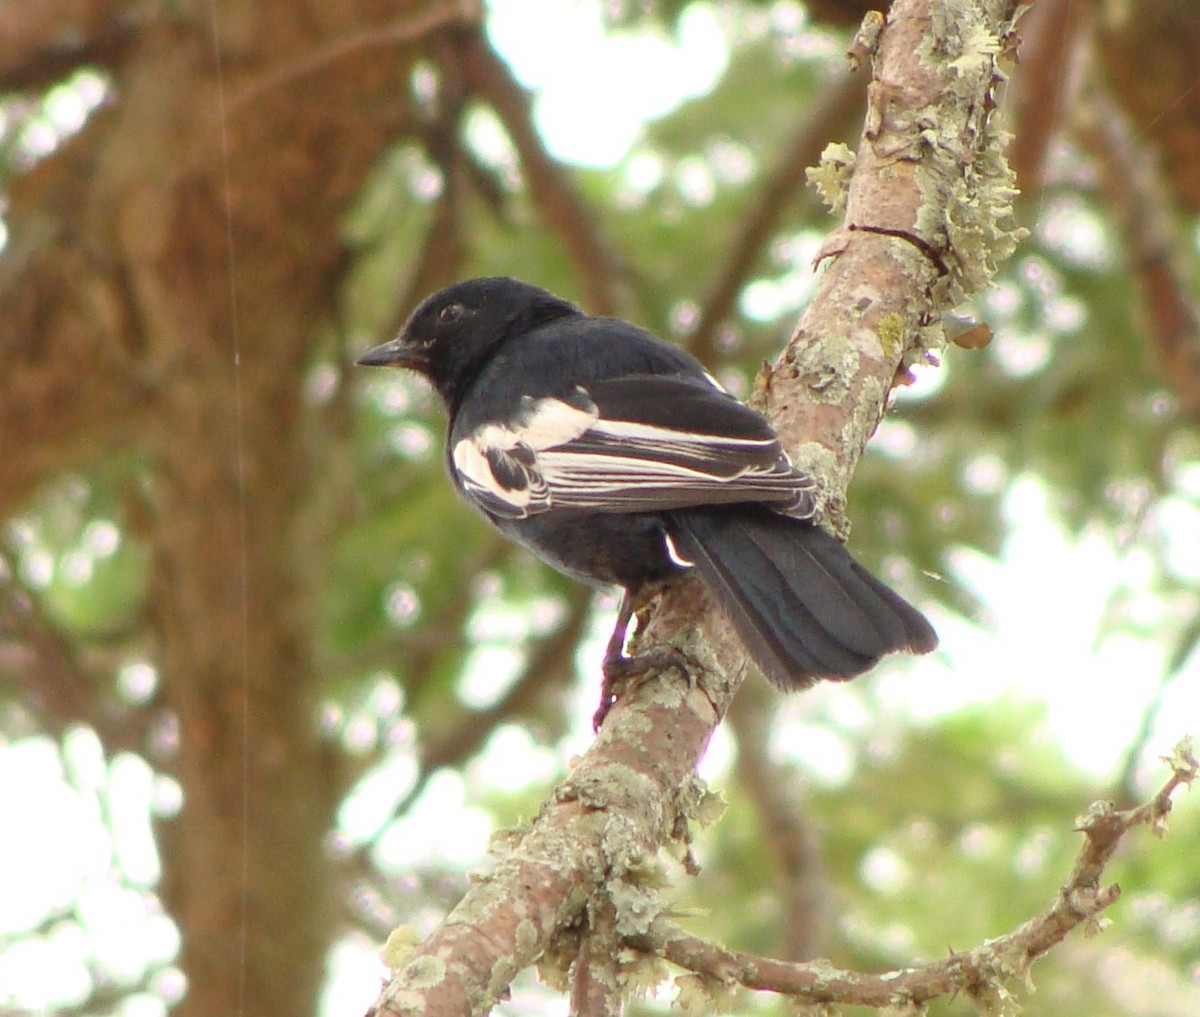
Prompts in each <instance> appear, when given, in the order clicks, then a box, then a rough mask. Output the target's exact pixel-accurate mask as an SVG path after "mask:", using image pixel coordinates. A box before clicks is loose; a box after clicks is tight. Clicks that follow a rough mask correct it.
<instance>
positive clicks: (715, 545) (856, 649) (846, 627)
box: [669, 505, 937, 690]
mask: <svg viewBox="0 0 1200 1017" xmlns="http://www.w3.org/2000/svg"><path fill="white" fill-rule="evenodd" d="M669 518H670V523H669V527H670V533H671V537H672V539H673V540H674V543H675V547H676V549H677V550H678V552H679V554H680V555H681V556H682V557H684V558H686V559H687V560H688V561H691V562H693V563H694V564H695V566H696V569H697V570H698V571H699V573H700V575H701V577H702V578H703V579H704V582H705V585H706V586H707V587H708V588H709V590H710V591H711V592H712V594H713V596H714V597H715V598H716V600H717V603H718V604H719V605H720V606H721V608H722V609H723V610H724V611H725V613H726V614H727V615H728V616H729V618H730V620H731V621H732V622H733V624H734V627H735V628H736V629H737V631H738V635H739V636H741V638H742V642H743V643H744V644H745V646H746V650H747V651H748V652H749V653H750V656H751V657H753V658H754V661H755V663H756V664H758V666H759V667H760V668H761V669H762V672H763V674H764V675H766V677H767V678H768V679H769V680H770V681H771V683H772V684H773V685H776V686H778V687H779V688H781V689H785V690H790V689H802V688H806V687H807V686H809V685H811V684H812V683H813V682H814V681H816V680H817V679H818V678H832V679H844V678H852V677H854V676H855V675H857V674H861V673H862V672H863V671H866V670H867V669H868V668H870V667H872V666H874V664H875V663H876V662H877V661H878V660H879V658H880V657H882V656H883V655H884V654H885V653H891V652H892V651H894V650H911V651H912V652H914V653H927V652H928V651H929V650H932V649H933V648H934V647H935V646H936V645H937V635H936V634H935V633H934V631H933V628H932V627H931V626H930V624H929V622H928V621H926V620H925V616H924V615H922V614H921V612H919V611H918V610H917V609H916V608H914V607H913V606H912V605H911V604H909V603H908V602H907V601H906V600H904V599H903V598H902V597H901V596H900V595H899V594H898V593H896V592H895V591H894V590H891V589H889V588H888V587H886V586H884V585H883V583H881V582H880V581H879V580H878V579H876V578H875V577H874V576H873V575H871V573H869V572H868V571H867V570H866V569H864V568H863V567H862V566H861V565H859V564H858V562H856V561H855V560H854V559H853V558H852V557H850V552H849V551H847V550H846V548H845V546H843V544H842V543H841V541H839V540H837V538H835V537H833V536H831V535H830V534H829V533H827V532H826V531H825V530H822V529H821V528H820V527H818V526H814V525H813V524H812V523H808V522H805V521H804V520H800V519H793V518H789V517H787V516H782V515H780V514H779V513H777V512H773V511H771V510H770V509H768V508H765V507H760V506H757V505H754V506H751V505H738V506H731V507H729V508H720V509H705V510H703V511H695V512H676V513H672V514H671V516H670V517H669Z"/></svg>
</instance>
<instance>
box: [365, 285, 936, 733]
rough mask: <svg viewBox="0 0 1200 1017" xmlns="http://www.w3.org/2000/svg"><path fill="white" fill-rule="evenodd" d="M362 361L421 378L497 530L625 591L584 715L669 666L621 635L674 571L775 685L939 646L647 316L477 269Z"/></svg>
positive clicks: (772, 435) (462, 485) (784, 459)
mask: <svg viewBox="0 0 1200 1017" xmlns="http://www.w3.org/2000/svg"><path fill="white" fill-rule="evenodd" d="M357 363H358V364H360V365H365V366H388V367H397V368H402V369H406V370H408V371H413V372H416V373H417V374H418V375H421V376H423V377H424V378H425V379H426V380H427V381H428V382H429V383H430V384H431V385H432V387H433V389H434V390H435V391H436V392H437V394H438V396H440V398H441V401H442V402H443V403H444V405H445V409H446V413H447V419H448V424H447V433H446V448H445V458H446V466H447V468H448V470H449V473H450V478H451V480H452V482H453V485H454V487H455V488H456V489H457V491H458V493H459V494H460V495H461V496H462V497H463V498H465V499H466V501H467V502H469V503H470V504H471V505H473V506H474V507H475V508H476V509H478V510H479V511H480V512H481V513H482V514H483V515H484V516H485V517H486V518H487V520H488V521H489V522H490V523H491V524H492V525H493V526H495V527H496V528H497V529H498V530H499V531H500V532H501V533H502V534H503V535H505V536H506V537H508V538H510V539H512V540H514V541H516V542H517V543H519V544H522V545H524V546H525V547H526V548H528V549H529V550H530V551H532V552H533V554H534V555H536V556H537V557H539V558H541V559H542V560H543V561H545V562H546V563H548V564H549V565H550V566H552V567H553V568H555V569H557V570H558V571H560V572H562V573H564V574H566V575H567V576H570V577H572V578H573V579H576V580H579V581H582V582H584V583H588V584H590V585H592V586H598V587H618V588H620V590H621V591H622V595H621V601H620V606H619V608H618V610H617V619H616V623H615V625H614V628H613V632H612V635H611V637H610V639H609V641H608V645H607V647H606V649H605V655H604V662H603V666H602V672H603V679H604V680H603V684H602V690H601V703H600V708H599V710H597V712H596V715H595V717H594V727H595V728H596V730H599V728H600V726H601V725H602V723H603V721H604V718H605V717H606V716H607V714H608V712H609V710H610V708H611V707H612V706H613V705H614V703H615V701H616V700H617V698H618V696H617V693H616V688H617V686H618V684H619V683H621V682H622V681H624V680H625V679H626V678H628V677H629V676H630V675H634V674H636V673H638V672H639V671H642V672H644V671H647V670H649V669H650V668H651V667H652V666H655V665H664V664H666V665H669V664H671V663H672V662H674V663H678V657H677V655H676V654H675V652H674V651H650V652H648V653H643V654H640V655H637V656H628V655H627V654H626V651H625V644H626V639H627V630H628V626H629V623H630V619H631V617H632V615H633V610H634V606H635V604H636V603H637V602H638V600H639V597H640V596H641V595H642V594H643V591H645V590H647V589H652V588H654V587H655V586H656V585H658V584H669V583H670V582H671V581H672V580H674V579H677V578H678V577H680V576H683V575H686V574H688V573H696V574H698V575H699V577H700V579H701V580H702V582H703V583H704V585H705V587H706V588H707V589H708V591H709V593H710V594H711V596H712V598H713V599H714V601H715V602H716V604H717V605H718V607H719V609H720V610H722V611H723V612H724V613H725V614H726V615H727V616H728V618H729V620H730V621H731V622H732V624H733V627H734V630H735V631H736V632H737V634H738V636H739V638H740V639H741V641H742V644H743V645H744V647H745V649H746V651H747V653H748V654H749V656H750V658H751V659H752V660H753V661H754V663H755V664H757V666H758V668H759V670H761V672H762V673H763V675H764V676H765V677H766V678H767V680H768V681H769V682H770V683H771V684H773V685H775V686H776V687H777V688H780V689H782V690H785V691H788V690H800V689H804V688H807V687H809V686H811V685H812V684H814V683H815V682H816V681H817V680H819V679H830V680H835V681H840V680H845V679H849V678H852V677H854V676H856V675H858V674H861V673H862V672H864V671H867V670H869V669H870V668H872V667H873V666H874V665H875V664H876V663H877V662H878V661H879V660H880V658H881V657H883V656H884V655H885V654H888V653H891V652H894V651H898V650H907V651H910V652H913V653H927V652H929V651H930V650H932V649H933V648H934V647H935V646H936V645H937V635H936V634H935V632H934V630H933V628H932V626H931V625H930V624H929V622H928V620H927V619H926V618H925V617H924V615H922V614H921V612H920V611H918V610H917V609H916V608H915V607H913V606H912V605H911V604H909V603H908V602H907V601H906V600H904V599H903V598H902V597H901V596H900V595H899V594H898V593H896V592H895V591H893V590H892V589H891V588H889V587H888V586H886V585H885V584H884V583H882V582H880V581H879V580H878V579H876V578H875V577H874V576H873V575H872V574H871V573H870V572H869V571H867V570H866V569H865V568H864V567H863V566H862V565H860V564H859V563H858V562H857V561H856V560H855V559H854V558H853V557H852V556H851V554H850V552H849V551H848V550H847V549H846V547H845V545H844V544H843V543H842V542H841V541H840V540H838V539H837V538H836V537H835V536H833V535H832V534H831V533H829V532H828V531H827V530H825V529H823V528H822V527H821V526H820V525H819V524H818V523H817V521H816V520H815V518H814V516H815V512H816V506H817V498H816V494H817V491H816V483H815V481H814V480H813V478H812V477H811V476H809V475H807V474H805V473H804V472H803V471H801V470H799V469H797V468H796V467H795V466H793V464H792V462H791V460H790V459H789V457H788V455H787V453H786V452H785V450H784V449H783V447H782V445H781V443H780V440H779V437H778V435H777V434H776V432H775V431H774V429H773V428H772V427H771V425H770V424H769V423H768V421H767V420H766V418H765V417H763V416H762V414H760V413H758V412H757V411H756V410H754V409H752V408H750V407H748V406H746V405H744V404H743V403H741V402H739V401H738V400H737V399H736V398H734V397H733V396H732V395H731V394H729V392H727V391H726V390H725V389H724V388H723V387H722V386H721V385H720V384H719V383H718V382H717V381H716V379H715V378H713V376H712V375H711V374H709V373H708V372H707V371H706V370H705V369H704V367H703V365H702V364H701V363H700V362H699V361H698V360H696V359H695V358H694V357H693V356H692V355H691V354H690V353H688V352H687V351H686V350H684V349H682V348H681V347H679V346H676V345H673V344H671V343H668V342H666V341H665V340H663V339H661V338H659V337H658V336H656V335H654V334H653V333H651V332H649V331H647V330H645V329H642V328H640V327H638V326H636V325H633V324H630V323H628V322H625V321H622V320H620V319H617V318H611V317H593V316H591V315H588V314H586V313H584V312H583V311H582V310H581V309H580V308H579V307H578V306H576V305H575V304H573V303H571V302H570V301H567V300H564V299H562V298H560V297H557V296H555V295H554V294H552V293H550V292H548V291H547V290H544V289H542V288H540V287H537V286H534V285H531V284H529V283H525V282H522V281H519V280H517V279H513V278H510V277H507V276H489V277H481V278H475V279H468V280H466V281H463V282H458V283H455V284H454V285H451V286H449V287H447V288H445V289H443V290H440V291H439V292H437V293H434V294H433V295H431V296H429V297H427V298H426V299H425V300H423V301H422V302H421V303H420V304H419V305H418V306H417V308H416V310H414V311H413V313H412V315H411V316H410V317H409V319H408V321H407V322H406V323H405V324H404V326H403V327H402V328H401V330H400V332H399V333H398V334H397V335H396V336H395V338H393V339H391V340H390V341H388V342H384V343H382V344H380V345H378V346H375V347H373V348H371V349H369V350H367V352H365V353H364V354H362V356H360V357H359V358H358V360H357Z"/></svg>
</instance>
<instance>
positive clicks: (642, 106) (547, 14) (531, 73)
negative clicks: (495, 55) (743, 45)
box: [488, 0, 729, 167]
mask: <svg viewBox="0 0 1200 1017" xmlns="http://www.w3.org/2000/svg"><path fill="white" fill-rule="evenodd" d="M532 25H537V26H538V30H537V31H531V30H530V28H531V26H532ZM488 35H489V36H490V38H491V40H492V43H493V44H494V45H495V46H496V48H497V49H498V50H500V52H502V53H504V55H505V57H506V59H507V60H508V61H509V63H510V65H511V66H512V69H513V72H514V73H515V75H516V76H517V78H518V79H519V80H520V81H521V83H522V84H523V85H525V86H526V87H527V88H530V89H532V90H533V91H534V92H536V93H537V100H536V104H535V117H536V119H537V124H538V128H539V130H540V131H541V133H542V135H543V139H544V141H545V143H546V147H547V148H548V149H549V151H550V153H551V155H553V156H555V157H557V158H559V159H563V160H565V161H567V162H572V163H576V164H579V165H586V166H598V167H608V166H614V165H616V164H617V163H618V162H619V161H620V160H621V159H622V157H624V155H625V154H626V153H627V152H628V151H629V149H630V148H631V147H632V146H633V144H634V142H635V141H636V140H637V138H638V136H639V135H640V133H641V130H642V125H643V124H644V123H645V122H646V121H648V120H654V119H655V118H657V117H661V116H664V115H665V114H667V113H669V112H670V111H671V110H673V109H674V108H675V107H676V106H678V105H679V104H680V103H681V102H683V101H684V100H686V99H689V98H692V97H694V96H698V95H703V94H705V93H706V92H709V91H710V90H711V89H712V88H713V86H714V85H715V84H716V83H717V81H718V80H719V79H720V77H721V75H722V74H723V73H724V72H725V68H726V66H727V65H728V63H729V45H728V42H727V41H726V39H725V34H724V32H723V31H722V29H721V25H720V22H719V20H718V17H717V13H716V10H715V8H714V6H713V5H712V4H707V3H693V4H691V5H690V6H688V7H687V8H686V9H685V10H684V12H683V13H682V14H681V15H680V18H679V22H678V28H677V32H676V36H675V38H670V37H669V36H667V35H666V34H665V33H663V32H658V31H647V30H645V29H639V30H637V31H636V32H629V31H618V32H614V33H612V34H606V33H605V30H604V24H603V19H602V16H601V4H600V3H599V2H598V0H491V2H490V3H489V4H488Z"/></svg>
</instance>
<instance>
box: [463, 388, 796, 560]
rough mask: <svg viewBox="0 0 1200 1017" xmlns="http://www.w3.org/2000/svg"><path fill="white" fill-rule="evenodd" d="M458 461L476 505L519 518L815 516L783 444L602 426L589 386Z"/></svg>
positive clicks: (481, 439)
mask: <svg viewBox="0 0 1200 1017" xmlns="http://www.w3.org/2000/svg"><path fill="white" fill-rule="evenodd" d="M772 450H774V451H775V454H772ZM451 461H452V462H453V464H454V468H455V471H456V472H457V473H458V477H459V480H460V482H461V484H462V486H463V490H464V492H465V493H466V494H467V495H468V497H470V498H471V499H472V500H474V501H475V502H476V503H477V504H478V505H479V506H480V507H481V508H483V509H484V510H485V511H487V512H490V513H492V514H493V515H497V516H502V517H505V518H517V519H519V518H524V517H526V516H530V515H535V514H537V513H539V512H545V511H546V510H548V509H550V508H573V509H583V510H590V511H594V512H636V511H660V510H668V509H673V508H686V507H688V506H695V505H713V504H722V503H731V502H739V501H770V502H773V503H776V504H777V506H778V508H779V510H780V511H785V512H792V513H794V514H797V515H806V514H811V505H812V496H811V492H812V490H813V487H814V484H813V482H812V480H811V479H810V478H808V477H806V476H804V475H803V474H801V473H799V472H798V471H796V470H795V469H794V468H793V467H792V465H791V463H790V461H789V460H788V458H787V456H786V455H785V454H784V452H783V450H782V449H781V448H780V447H779V444H778V440H777V439H776V438H774V437H754V438H746V437H736V436H731V435H722V434H704V433H695V432H692V431H679V430H673V429H671V428H668V427H663V426H660V425H658V424H648V423H645V422H638V421H629V420H607V419H603V418H601V416H600V411H599V409H598V408H597V406H596V405H595V403H593V402H592V400H591V399H590V398H589V397H588V395H587V393H586V392H585V391H584V390H583V389H582V388H577V389H576V390H575V400H574V403H572V402H567V401H565V400H562V399H554V398H549V397H547V398H542V399H531V398H529V399H526V400H525V401H524V403H523V405H522V412H521V413H520V415H519V416H518V418H517V419H516V420H514V421H513V422H512V423H511V424H487V425H485V426H483V427H480V428H479V429H477V430H476V431H475V432H473V433H472V434H470V435H468V436H467V437H466V438H463V439H461V440H459V441H458V442H457V443H456V444H455V446H454V449H453V452H452V454H451ZM681 564H682V562H681Z"/></svg>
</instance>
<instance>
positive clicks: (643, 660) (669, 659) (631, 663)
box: [592, 647, 693, 731]
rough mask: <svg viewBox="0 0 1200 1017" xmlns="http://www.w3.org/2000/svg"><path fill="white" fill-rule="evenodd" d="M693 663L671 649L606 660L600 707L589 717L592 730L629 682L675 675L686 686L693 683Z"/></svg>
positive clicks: (617, 656)
mask: <svg viewBox="0 0 1200 1017" xmlns="http://www.w3.org/2000/svg"><path fill="white" fill-rule="evenodd" d="M692 668H693V664H692V661H691V660H690V659H689V658H688V656H687V654H685V653H684V652H683V651H682V650H677V649H675V648H673V647H667V648H660V649H657V650H648V651H647V652H645V653H639V654H637V655H636V656H633V657H626V656H624V655H614V656H609V657H605V659H604V664H603V666H602V670H603V673H604V681H603V683H602V684H601V686H600V706H599V708H598V709H597V710H596V712H595V714H593V715H592V730H593V731H599V730H600V727H601V725H602V724H603V723H604V720H605V718H606V717H607V716H608V714H609V711H610V710H611V709H612V708H613V707H614V706H616V704H617V701H618V700H619V699H620V698H621V696H622V695H623V694H624V693H625V692H626V691H627V690H626V689H623V688H622V689H620V690H619V691H618V685H621V686H623V685H625V684H626V683H627V682H628V681H629V680H630V679H631V678H636V677H638V676H640V675H646V674H649V673H650V672H659V671H678V672H679V673H680V674H681V675H682V676H683V677H684V678H686V679H687V680H688V681H689V682H691V681H692Z"/></svg>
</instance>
